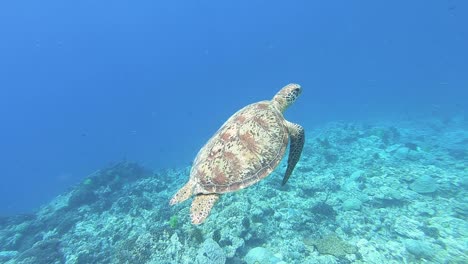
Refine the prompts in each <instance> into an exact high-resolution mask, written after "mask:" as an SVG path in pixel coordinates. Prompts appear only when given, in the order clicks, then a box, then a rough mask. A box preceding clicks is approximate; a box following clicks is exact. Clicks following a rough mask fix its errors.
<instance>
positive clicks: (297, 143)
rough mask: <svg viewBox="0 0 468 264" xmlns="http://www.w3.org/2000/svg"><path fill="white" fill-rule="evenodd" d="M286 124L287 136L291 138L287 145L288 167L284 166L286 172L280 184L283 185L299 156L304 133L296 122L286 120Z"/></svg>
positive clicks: (302, 145)
mask: <svg viewBox="0 0 468 264" xmlns="http://www.w3.org/2000/svg"><path fill="white" fill-rule="evenodd" d="M286 126H287V127H288V130H289V137H290V140H291V143H290V146H289V157H288V167H287V168H286V173H285V174H284V178H283V182H282V183H281V185H285V184H286V182H288V179H289V177H290V176H291V173H292V172H293V170H294V167H295V166H296V164H297V162H298V161H299V158H300V157H301V153H302V148H303V147H304V140H305V133H304V128H303V127H302V126H300V125H298V124H294V123H291V122H288V121H286Z"/></svg>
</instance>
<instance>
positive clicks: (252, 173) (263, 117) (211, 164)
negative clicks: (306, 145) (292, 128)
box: [191, 101, 289, 194]
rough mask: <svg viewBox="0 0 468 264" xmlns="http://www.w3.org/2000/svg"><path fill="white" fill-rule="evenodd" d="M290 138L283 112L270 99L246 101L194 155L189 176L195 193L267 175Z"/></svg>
mask: <svg viewBox="0 0 468 264" xmlns="http://www.w3.org/2000/svg"><path fill="white" fill-rule="evenodd" d="M288 140H289V134H288V129H287V127H286V126H285V124H284V118H283V115H282V114H281V113H280V112H279V111H278V110H277V109H276V108H274V106H273V105H272V104H271V103H270V101H262V102H258V103H255V104H251V105H248V106H246V107H244V108H242V109H241V110H239V111H238V112H237V113H235V114H234V115H233V116H232V117H230V118H229V119H228V120H227V121H226V123H224V125H223V126H222V127H221V128H220V129H219V130H218V131H217V132H216V134H215V135H214V136H213V137H212V138H211V139H210V140H209V141H208V143H207V144H206V145H205V146H204V147H203V148H202V149H201V150H200V152H199V153H198V155H197V157H196V158H195V162H194V165H193V167H192V171H191V178H192V179H193V180H195V181H197V182H198V184H199V186H198V187H199V188H197V189H198V190H196V191H195V194H196V193H225V192H230V191H235V190H238V189H242V188H245V187H247V186H250V185H252V184H254V183H256V182H258V181H260V180H261V179H263V178H265V177H266V176H268V175H269V174H270V173H271V172H272V171H273V170H274V169H275V167H276V166H277V165H278V164H279V162H280V161H281V159H282V157H283V155H284V152H285V151H286V147H287V144H288Z"/></svg>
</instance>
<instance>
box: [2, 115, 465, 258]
mask: <svg viewBox="0 0 468 264" xmlns="http://www.w3.org/2000/svg"><path fill="white" fill-rule="evenodd" d="M467 125H468V123H467V120H466V119H465V117H464V116H463V115H454V116H450V117H447V118H444V119H441V118H435V117H430V118H429V117H428V118H421V117H418V118H417V119H413V118H404V119H398V120H379V121H368V122H330V123H324V124H322V125H320V126H315V127H313V128H309V129H308V128H307V127H306V130H307V139H306V145H305V148H304V153H303V155H302V158H301V160H300V162H299V164H298V166H297V168H296V170H295V172H294V174H293V176H292V177H291V179H290V181H289V182H288V184H287V185H285V186H283V187H281V180H282V176H283V173H284V170H285V164H284V162H283V163H282V164H281V165H280V166H279V167H278V169H277V170H275V171H274V172H273V173H272V174H271V175H270V176H269V177H267V178H266V179H264V180H263V181H261V182H260V183H258V184H256V185H254V186H252V187H249V188H247V189H243V190H240V191H238V192H235V193H230V194H225V195H223V196H222V197H221V199H220V201H219V202H218V203H217V204H216V205H215V207H214V209H213V211H212V213H211V215H210V216H209V217H208V219H207V220H206V222H205V223H203V224H202V225H199V226H195V225H192V224H191V223H190V218H189V205H190V202H184V203H182V204H180V205H176V206H175V207H170V206H169V204H168V201H169V199H170V197H171V196H172V195H173V194H174V193H175V191H176V190H177V189H179V188H180V187H181V186H182V185H183V184H184V183H185V182H186V180H187V177H188V173H189V169H190V168H189V167H186V168H173V169H164V170H156V171H152V170H150V169H149V168H145V167H143V166H141V165H139V164H137V163H134V162H130V161H121V162H118V163H116V164H113V165H110V166H108V167H105V168H102V169H100V170H98V171H96V172H94V173H92V174H90V175H89V176H87V177H86V178H85V180H83V181H82V182H81V183H80V184H78V185H76V186H75V187H73V188H72V189H71V190H70V191H68V192H65V193H63V194H62V195H60V196H58V197H56V198H55V199H53V201H51V202H50V203H48V204H45V205H44V206H42V208H41V209H40V210H38V211H37V212H35V213H33V214H28V215H19V216H15V217H9V218H2V219H0V245H1V246H0V261H1V262H2V263H32V262H34V263H249V264H250V263H402V262H406V263H465V262H466V261H467V260H468V257H467V255H466V254H467V252H466V244H467V243H468V236H467V235H468V222H467V220H466V219H467V214H468V206H467V204H468V203H467V202H468V201H467V200H466V197H468V196H467V191H468V167H467V164H468V155H467V149H468V126H467Z"/></svg>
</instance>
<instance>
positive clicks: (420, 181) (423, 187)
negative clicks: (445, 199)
mask: <svg viewBox="0 0 468 264" xmlns="http://www.w3.org/2000/svg"><path fill="white" fill-rule="evenodd" d="M410 188H411V190H413V191H415V192H417V193H420V194H426V193H433V192H435V191H437V183H436V181H435V179H434V178H432V177H431V176H429V175H424V176H421V177H419V178H417V179H416V180H415V181H414V182H413V183H412V184H411V185H410Z"/></svg>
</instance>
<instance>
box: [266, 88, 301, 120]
mask: <svg viewBox="0 0 468 264" xmlns="http://www.w3.org/2000/svg"><path fill="white" fill-rule="evenodd" d="M301 92H302V88H301V86H300V85H299V84H295V83H290V84H288V85H286V86H285V87H283V89H281V90H280V91H279V92H278V93H277V94H276V95H275V96H274V97H273V104H275V106H276V108H278V110H279V111H280V112H281V113H282V112H284V110H286V108H288V107H289V106H290V105H291V104H292V103H294V102H295V101H296V99H297V97H299V95H300V94H301Z"/></svg>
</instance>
